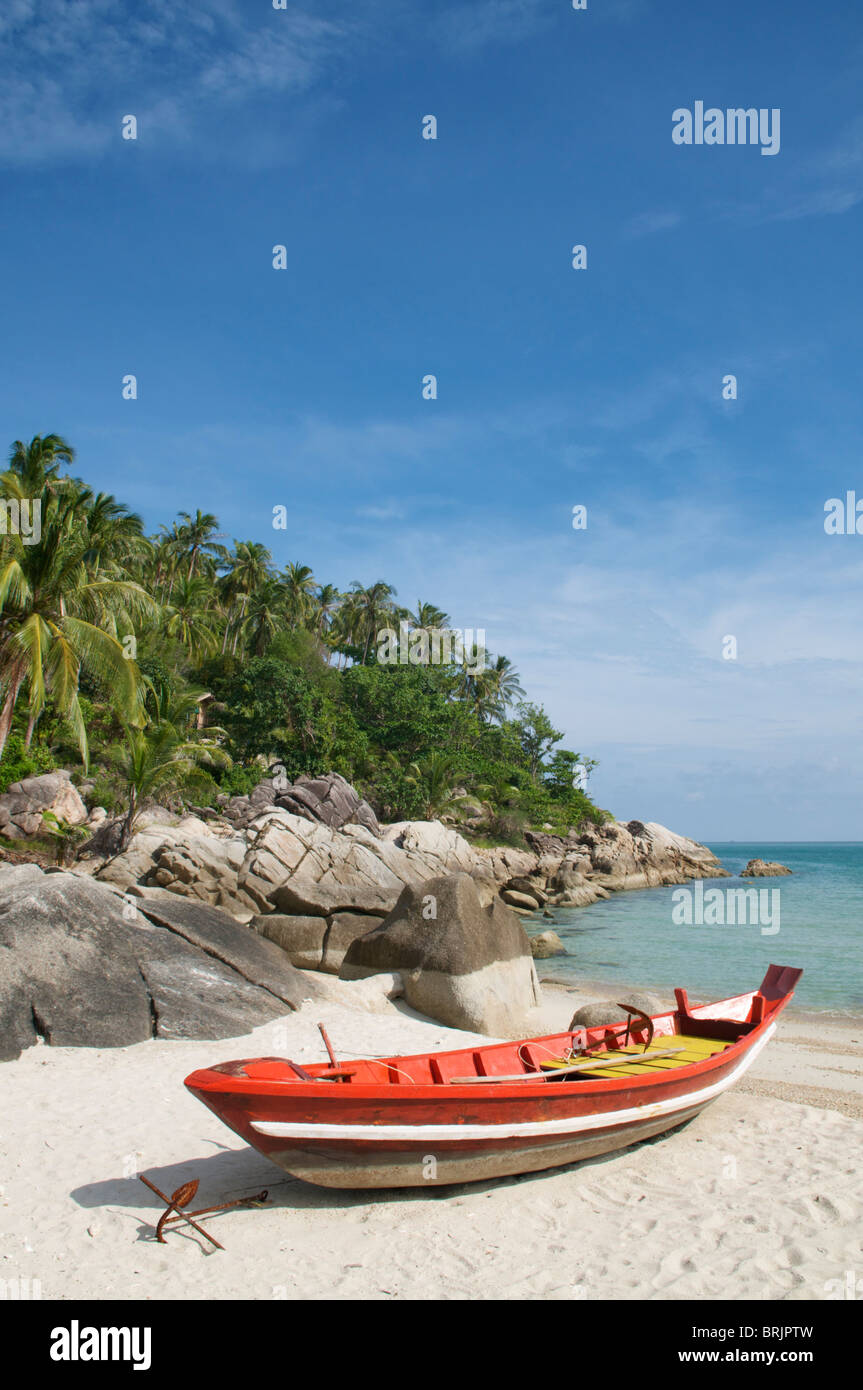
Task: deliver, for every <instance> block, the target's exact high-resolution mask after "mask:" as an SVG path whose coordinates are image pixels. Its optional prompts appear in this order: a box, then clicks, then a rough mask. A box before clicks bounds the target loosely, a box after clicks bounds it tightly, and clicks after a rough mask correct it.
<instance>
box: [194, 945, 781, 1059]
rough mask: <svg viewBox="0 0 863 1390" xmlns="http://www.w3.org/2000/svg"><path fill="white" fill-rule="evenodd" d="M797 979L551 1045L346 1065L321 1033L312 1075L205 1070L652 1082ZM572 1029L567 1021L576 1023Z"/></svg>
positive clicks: (768, 1009)
mask: <svg viewBox="0 0 863 1390" xmlns="http://www.w3.org/2000/svg"><path fill="white" fill-rule="evenodd" d="M802 973H803V972H802V971H799V970H796V969H793V968H792V967H781V966H773V965H771V966H770V968H769V969H768V971H767V974H766V975H765V977H764V980H763V981H762V983H761V986H760V988H759V989H758V990H756V991H753V992H752V993H750V994H745V995H739V996H737V997H736V998H734V999H726V1000H722V1001H721V1002H720V1003H718V1004H713V1005H702V1006H700V1007H697V1008H694V1009H693V1008H692V1007H691V1006H690V1003H689V999H688V997H687V994H686V991H685V990H684V989H676V990H675V991H674V994H675V1001H676V1004H677V1008H676V1009H675V1010H673V1011H670V1012H668V1013H666V1014H661V1015H656V1016H654V1017H652V1018H651V1017H649V1016H648V1015H647V1014H645V1013H642V1012H641V1011H640V1010H638V1009H635V1008H632V1007H631V1006H629V1005H625V1004H621V1005H620V1006H619V1007H620V1010H621V1015H622V1016H624V1015H625V1016H626V1021H625V1022H621V1023H619V1024H613V1025H604V1024H601V1025H598V1026H596V1027H593V1028H578V1027H576V1028H574V1027H573V1026H572V1024H571V1025H570V1028H569V1029H568V1030H567V1031H566V1032H565V1033H559V1034H556V1035H553V1036H550V1037H544V1038H530V1039H528V1040H527V1041H522V1042H509V1043H490V1044H489V1045H488V1046H487V1047H473V1048H471V1047H468V1048H461V1049H459V1050H458V1051H454V1052H433V1053H424V1054H420V1055H417V1056H414V1057H376V1058H361V1057H356V1056H354V1057H350V1058H346V1059H344V1060H343V1061H339V1060H338V1059H337V1058H336V1056H335V1053H334V1052H333V1050H332V1047H331V1045H330V1041H329V1038H328V1037H327V1034H326V1030H325V1029H324V1028H323V1027H321V1032H322V1035H323V1037H324V1041H325V1043H326V1046H327V1051H328V1053H329V1055H330V1061H329V1063H326V1062H324V1063H315V1064H310V1065H309V1066H308V1067H304V1066H301V1065H300V1064H299V1063H298V1062H291V1061H289V1060H288V1059H287V1058H285V1057H259V1058H255V1059H254V1060H251V1061H238V1062H222V1063H219V1064H217V1065H216V1066H214V1067H211V1068H210V1070H211V1071H215V1072H222V1073H225V1074H226V1075H229V1076H235V1077H242V1078H245V1079H248V1080H252V1081H261V1082H293V1083H296V1082H304V1081H315V1082H318V1081H324V1082H336V1083H339V1084H342V1085H355V1086H382V1085H392V1086H457V1085H462V1086H469V1085H483V1084H484V1085H488V1084H489V1083H492V1084H493V1083H502V1082H506V1083H511V1082H519V1081H533V1082H536V1081H539V1080H542V1081H543V1082H555V1081H557V1082H560V1081H578V1080H579V1079H585V1080H598V1079H599V1078H608V1079H609V1080H615V1079H620V1078H624V1077H636V1076H648V1075H650V1074H657V1073H663V1072H668V1071H670V1070H674V1069H676V1068H680V1067H688V1066H691V1065H693V1064H695V1063H698V1062H704V1061H706V1060H707V1059H708V1058H710V1057H713V1056H716V1055H717V1054H718V1053H720V1052H724V1051H726V1050H727V1049H729V1048H731V1047H733V1046H734V1045H735V1044H736V1043H738V1042H740V1041H741V1040H742V1039H744V1038H746V1037H747V1036H748V1035H749V1034H750V1033H752V1032H753V1031H754V1030H755V1029H756V1028H758V1027H759V1026H760V1025H761V1024H762V1023H764V1022H765V1020H766V1019H768V1018H769V1017H770V1015H771V1014H772V1013H773V1012H775V1011H776V1010H778V1008H779V1007H780V1006H781V1005H782V1003H784V1002H785V1001H786V1000H787V997H788V995H789V994H790V992H791V991H792V990H793V988H794V985H795V984H796V982H797V980H798V979H799V977H800V975H801V974H802ZM574 1022H575V1020H573V1023H574Z"/></svg>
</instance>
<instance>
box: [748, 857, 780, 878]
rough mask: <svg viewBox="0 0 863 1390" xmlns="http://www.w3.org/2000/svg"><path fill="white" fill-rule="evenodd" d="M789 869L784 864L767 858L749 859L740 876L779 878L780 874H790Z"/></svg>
mask: <svg viewBox="0 0 863 1390" xmlns="http://www.w3.org/2000/svg"><path fill="white" fill-rule="evenodd" d="M790 873H791V870H790V869H788V868H786V867H785V865H784V864H776V863H773V862H771V861H770V860H769V859H750V861H749V863H748V864H747V865H746V868H745V869H744V870H743V872H742V874H741V875H740V877H741V878H779V877H781V875H782V874H790Z"/></svg>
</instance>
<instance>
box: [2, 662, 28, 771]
mask: <svg viewBox="0 0 863 1390" xmlns="http://www.w3.org/2000/svg"><path fill="white" fill-rule="evenodd" d="M23 684H24V675H23V672H22V673H21V674H20V675H19V674H17V673H16V674H15V675H14V676H13V677H12V680H11V682H10V684H9V689H8V690H7V692H6V698H5V700H4V701H3V708H2V709H0V757H2V756H3V749H4V748H5V747H6V740H7V738H8V737H9V731H10V729H11V728H12V715H13V714H14V712H15V703H16V701H17V699H18V692H19V690H20V689H21V686H22V685H23Z"/></svg>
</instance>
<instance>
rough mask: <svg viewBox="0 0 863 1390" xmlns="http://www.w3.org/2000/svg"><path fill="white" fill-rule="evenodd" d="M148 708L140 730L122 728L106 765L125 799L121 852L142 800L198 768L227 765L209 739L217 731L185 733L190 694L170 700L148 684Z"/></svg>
mask: <svg viewBox="0 0 863 1390" xmlns="http://www.w3.org/2000/svg"><path fill="white" fill-rule="evenodd" d="M148 684H149V683H148ZM148 704H149V705H150V707H151V709H152V718H151V719H150V722H149V723H148V724H147V725H145V726H144V727H143V728H141V727H135V726H133V725H129V724H127V725H125V727H124V732H125V744H124V746H123V747H122V748H117V749H114V750H113V757H112V761H113V763H114V766H115V768H116V769H117V771H118V772H119V774H120V776H121V778H122V780H123V782H124V783H125V786H126V793H127V796H128V803H127V810H126V815H125V817H124V820H123V829H122V832H121V838H120V849H121V850H124V849H125V848H126V847H127V845H128V844H129V841H130V840H131V838H132V834H133V831H134V829H135V821H136V820H137V818H138V816H139V815H140V813H141V810H142V809H143V803H144V801H145V800H146V798H147V797H152V796H155V795H156V794H157V793H160V792H161V793H164V792H167V791H172V790H174V789H176V788H177V787H178V786H180V785H181V784H182V783H183V782H184V781H185V780H186V779H187V778H188V777H189V776H190V775H191V774H192V773H193V772H194V771H195V769H196V768H198V767H201V766H202V765H206V764H210V765H211V766H212V765H214V764H222V765H227V764H228V763H229V762H230V759H229V757H228V755H227V754H226V753H224V752H223V751H222V750H221V749H220V748H219V747H218V744H217V743H216V742H215V741H214V735H218V734H220V733H221V732H222V731H221V730H219V729H208V730H207V737H206V738H203V737H198V738H195V737H193V736H192V735H191V732H190V723H191V720H192V718H193V716H194V714H195V711H196V709H197V696H196V694H195V693H194V692H192V691H187V692H185V693H184V694H182V695H180V696H179V697H174V698H171V697H170V696H169V695H168V693H167V692H166V691H165V690H164V688H158V689H157V688H154V687H153V686H152V685H150V686H149V691H148Z"/></svg>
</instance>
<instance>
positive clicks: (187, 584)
mask: <svg viewBox="0 0 863 1390" xmlns="http://www.w3.org/2000/svg"><path fill="white" fill-rule="evenodd" d="M164 617H165V618H166V619H167V621H166V622H165V632H166V633H167V635H168V636H169V637H176V638H178V639H179V641H181V642H182V643H183V645H184V647H187V648H188V651H189V655H190V656H191V657H200V656H206V655H208V654H209V653H210V652H211V651H213V649H214V647H215V645H216V642H217V641H218V638H217V637H216V635H215V632H214V628H213V623H214V612H213V586H212V585H211V584H210V582H209V580H207V579H204V578H196V579H180V580H179V582H178V584H177V588H176V591H175V593H174V595H173V598H172V600H171V602H170V603H169V604H168V605H166V607H165V610H164Z"/></svg>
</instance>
